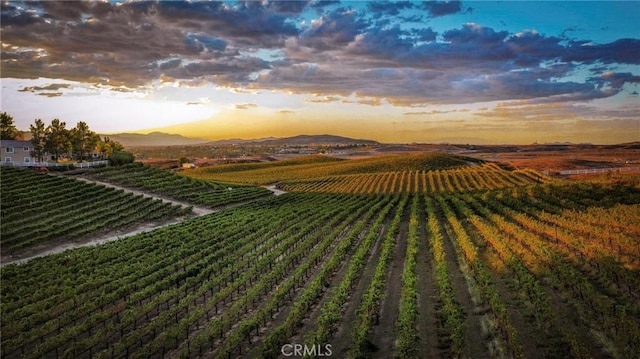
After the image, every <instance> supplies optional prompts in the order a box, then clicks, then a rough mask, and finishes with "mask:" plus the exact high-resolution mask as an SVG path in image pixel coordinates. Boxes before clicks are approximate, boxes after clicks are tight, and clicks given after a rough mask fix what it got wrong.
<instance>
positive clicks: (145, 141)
mask: <svg viewBox="0 0 640 359" xmlns="http://www.w3.org/2000/svg"><path fill="white" fill-rule="evenodd" d="M100 136H101V137H105V136H106V137H109V138H110V139H111V140H113V141H117V142H120V143H121V144H122V145H123V146H125V147H136V146H177V145H197V144H203V143H205V142H207V141H208V140H205V139H202V138H190V137H184V136H182V135H175V134H169V133H163V132H151V133H148V134H140V133H116V134H110V135H100Z"/></svg>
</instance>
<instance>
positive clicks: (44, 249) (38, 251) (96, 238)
mask: <svg viewBox="0 0 640 359" xmlns="http://www.w3.org/2000/svg"><path fill="white" fill-rule="evenodd" d="M77 179H79V180H81V181H84V182H88V183H96V184H100V185H103V186H106V187H110V188H115V189H119V190H124V191H125V192H127V193H133V194H136V195H142V196H144V197H149V198H153V199H159V200H162V201H163V202H169V203H171V204H174V205H178V206H183V207H192V208H193V210H192V212H193V214H194V215H195V216H196V217H199V216H206V215H209V214H212V213H217V212H220V211H222V210H225V209H231V208H235V207H239V206H242V205H245V204H247V203H251V202H253V201H256V200H259V199H260V198H258V199H252V200H248V201H242V202H237V203H232V204H228V205H225V206H222V207H220V208H218V209H211V208H207V207H199V206H194V205H192V204H191V203H187V202H181V201H176V200H173V199H169V198H166V197H161V196H158V195H155V194H149V193H148V192H143V191H139V190H133V189H129V188H126V187H122V186H118V185H115V184H112V183H108V182H102V181H95V180H91V179H87V178H82V177H77ZM267 189H269V190H270V191H272V192H273V193H274V194H275V195H276V196H279V195H282V194H284V193H286V192H285V191H282V190H278V189H275V187H274V188H273V189H271V188H267ZM192 217H194V216H182V217H177V218H174V219H172V220H169V221H164V222H160V221H155V222H146V223H141V224H137V225H133V226H130V227H126V228H120V229H117V230H112V231H109V232H106V233H103V234H99V235H96V234H93V235H88V236H84V237H81V238H77V239H75V240H73V241H69V242H58V241H54V242H53V243H43V244H40V245H37V246H34V247H32V248H29V249H27V250H25V251H24V252H22V253H19V254H14V255H11V256H9V255H7V256H2V257H1V258H0V267H4V266H5V265H9V264H22V263H26V262H28V261H30V260H31V259H33V258H38V257H45V256H48V255H51V254H56V253H62V252H64V251H66V250H68V249H74V248H80V247H87V246H95V245H99V244H103V243H107V242H111V241H115V240H118V239H123V238H127V237H131V236H134V235H136V234H140V233H145V232H149V231H153V230H155V229H159V228H163V227H167V226H171V225H174V224H177V223H181V222H184V221H185V220H187V219H189V218H192Z"/></svg>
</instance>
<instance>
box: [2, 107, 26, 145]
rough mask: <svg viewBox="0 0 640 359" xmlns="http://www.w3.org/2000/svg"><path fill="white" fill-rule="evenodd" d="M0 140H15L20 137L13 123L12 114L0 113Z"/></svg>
mask: <svg viewBox="0 0 640 359" xmlns="http://www.w3.org/2000/svg"><path fill="white" fill-rule="evenodd" d="M0 130H1V131H2V133H0V140H17V139H21V138H22V135H21V133H20V131H18V129H17V128H16V125H15V124H14V123H13V116H11V115H9V114H8V113H6V112H2V113H0Z"/></svg>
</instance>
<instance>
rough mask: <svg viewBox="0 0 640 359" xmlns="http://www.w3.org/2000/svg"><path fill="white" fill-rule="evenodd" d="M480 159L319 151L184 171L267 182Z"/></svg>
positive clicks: (206, 176)
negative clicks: (347, 157) (328, 154)
mask: <svg viewBox="0 0 640 359" xmlns="http://www.w3.org/2000/svg"><path fill="white" fill-rule="evenodd" d="M477 162H478V160H476V159H472V158H468V157H462V156H454V155H447V154H439V153H432V154H410V155H389V156H379V157H372V158H365V159H353V160H343V159H338V158H332V157H326V156H321V155H316V156H305V157H298V158H295V159H290V160H283V161H276V162H263V163H249V164H230V165H218V166H211V167H202V168H196V169H194V170H189V171H185V172H184V174H185V175H187V176H190V177H194V178H199V179H207V180H217V181H224V182H232V183H251V184H266V183H274V182H278V181H290V180H299V179H312V178H319V177H326V176H335V175H346V174H357V173H375V172H394V171H412V170H415V171H419V170H436V169H448V168H455V167H462V166H468V165H469V164H470V163H477Z"/></svg>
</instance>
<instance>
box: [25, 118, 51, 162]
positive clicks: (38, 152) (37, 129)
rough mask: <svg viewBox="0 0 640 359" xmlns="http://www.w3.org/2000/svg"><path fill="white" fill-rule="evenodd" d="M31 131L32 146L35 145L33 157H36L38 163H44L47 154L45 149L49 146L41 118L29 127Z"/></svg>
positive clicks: (32, 152)
mask: <svg viewBox="0 0 640 359" xmlns="http://www.w3.org/2000/svg"><path fill="white" fill-rule="evenodd" d="M29 130H30V131H31V144H32V145H33V151H31V156H33V157H35V158H36V160H37V161H38V162H42V160H43V159H44V155H45V153H46V150H45V147H46V144H47V134H46V128H45V127H44V122H42V120H41V119H39V118H38V119H36V121H35V123H34V124H33V125H30V126H29Z"/></svg>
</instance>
